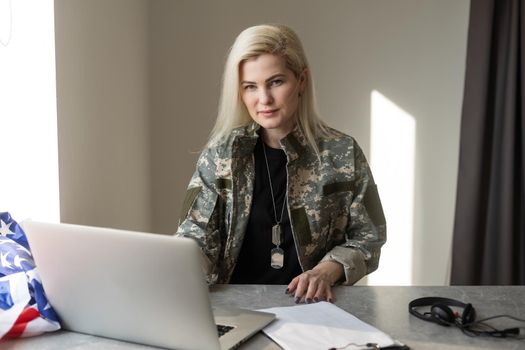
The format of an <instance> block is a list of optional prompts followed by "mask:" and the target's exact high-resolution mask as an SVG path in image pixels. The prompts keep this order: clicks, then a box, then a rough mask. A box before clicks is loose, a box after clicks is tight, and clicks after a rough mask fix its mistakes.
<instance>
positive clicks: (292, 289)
mask: <svg viewBox="0 0 525 350" xmlns="http://www.w3.org/2000/svg"><path fill="white" fill-rule="evenodd" d="M343 274H344V270H343V266H342V265H341V264H340V263H338V262H335V261H324V262H321V263H319V264H317V265H316V266H315V267H314V268H313V269H311V270H308V271H305V272H303V273H302V274H300V275H299V276H297V277H295V278H294V279H293V280H292V281H291V282H290V284H288V288H287V289H286V293H288V294H290V295H293V296H294V297H295V302H296V303H299V302H301V301H303V302H305V303H311V302H318V301H321V300H327V301H329V302H333V300H334V296H333V294H332V286H333V285H334V284H335V283H336V282H337V281H338V280H339V279H340V278H341V277H342V276H343Z"/></svg>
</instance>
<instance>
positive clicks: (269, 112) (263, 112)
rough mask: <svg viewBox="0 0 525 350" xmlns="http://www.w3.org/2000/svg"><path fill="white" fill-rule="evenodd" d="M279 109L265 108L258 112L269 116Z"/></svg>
mask: <svg viewBox="0 0 525 350" xmlns="http://www.w3.org/2000/svg"><path fill="white" fill-rule="evenodd" d="M277 111H278V110H277V109H268V110H264V111H259V112H258V113H259V114H261V115H263V116H265V117H267V116H271V115H272V114H274V113H275V112H277Z"/></svg>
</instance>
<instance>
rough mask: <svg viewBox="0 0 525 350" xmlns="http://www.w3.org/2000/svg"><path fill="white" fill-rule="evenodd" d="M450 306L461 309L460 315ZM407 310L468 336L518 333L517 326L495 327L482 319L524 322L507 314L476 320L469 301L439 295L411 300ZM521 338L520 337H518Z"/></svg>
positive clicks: (494, 335)
mask: <svg viewBox="0 0 525 350" xmlns="http://www.w3.org/2000/svg"><path fill="white" fill-rule="evenodd" d="M429 306H430V311H427V312H423V313H421V312H419V311H418V310H417V309H418V308H422V307H429ZM452 307H455V308H458V309H462V310H463V311H462V312H461V315H460V314H459V312H455V311H454V310H453V309H452ZM408 312H409V313H410V314H411V315H414V316H416V317H417V318H420V319H422V320H423V321H428V322H433V323H437V324H439V325H441V326H446V327H449V326H456V327H458V328H459V329H461V331H462V332H463V333H465V334H466V335H469V336H489V337H498V338H506V337H514V338H517V337H518V336H519V333H520V329H519V327H513V328H506V329H496V328H494V327H492V326H490V325H488V324H487V323H485V322H484V321H487V320H489V319H494V318H499V317H508V318H511V319H514V320H516V321H520V322H525V320H522V319H520V318H517V317H514V316H509V315H498V316H492V317H487V318H485V319H482V320H478V321H477V320H476V310H475V309H474V307H473V306H472V304H470V303H463V302H461V301H459V300H454V299H448V298H440V297H426V298H418V299H415V300H412V301H411V302H410V303H409V304H408ZM520 339H522V338H520Z"/></svg>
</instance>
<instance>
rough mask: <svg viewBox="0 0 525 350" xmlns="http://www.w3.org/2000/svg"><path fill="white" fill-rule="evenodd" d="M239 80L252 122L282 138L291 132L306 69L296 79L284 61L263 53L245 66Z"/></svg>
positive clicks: (243, 99)
mask: <svg viewBox="0 0 525 350" xmlns="http://www.w3.org/2000/svg"><path fill="white" fill-rule="evenodd" d="M240 78H241V81H240V89H241V90H240V91H241V98H242V101H243V102H244V105H245V106H246V109H247V110H248V113H250V116H251V117H252V119H253V120H254V121H255V122H256V123H257V124H259V125H261V126H262V127H263V128H265V129H267V130H272V129H273V130H274V131H277V132H279V133H280V134H283V136H284V135H286V134H288V133H289V132H290V131H292V129H293V127H294V126H295V122H296V119H297V113H296V112H297V106H298V105H299V93H301V92H302V91H303V89H304V84H305V80H306V70H305V71H304V72H303V73H302V74H301V76H300V77H299V79H297V78H296V77H295V75H294V73H293V72H292V71H291V70H290V69H288V68H287V67H286V63H285V60H284V58H282V57H280V56H277V55H272V54H263V55H260V56H258V57H256V58H254V59H250V60H247V61H245V62H243V63H242V65H241V68H240Z"/></svg>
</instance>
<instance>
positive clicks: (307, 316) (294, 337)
mask: <svg viewBox="0 0 525 350" xmlns="http://www.w3.org/2000/svg"><path fill="white" fill-rule="evenodd" d="M261 311H268V312H272V313H274V314H275V315H276V316H277V319H276V320H275V321H274V322H272V323H271V324H270V325H268V326H267V327H266V328H264V329H263V332H264V333H266V334H267V335H268V336H269V337H270V338H272V339H273V340H274V341H275V342H276V343H277V344H279V345H280V346H281V347H282V348H283V349H285V350H296V349H322V350H327V349H330V348H336V349H337V348H345V349H348V350H352V349H363V348H364V349H366V348H373V347H372V346H370V345H368V346H367V344H375V346H376V347H379V348H382V347H387V346H393V345H396V344H399V343H397V342H396V341H395V340H394V339H392V338H391V337H390V336H389V335H387V334H385V333H383V332H381V331H380V330H378V329H377V328H374V327H372V326H371V325H369V324H367V323H365V322H363V321H361V320H359V319H358V318H357V317H355V316H353V315H351V314H349V313H348V312H346V311H344V310H342V309H340V308H338V307H337V306H335V305H334V304H331V303H328V302H319V303H315V304H304V305H297V306H288V307H274V308H269V309H263V310H261ZM349 344H353V345H349Z"/></svg>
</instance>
